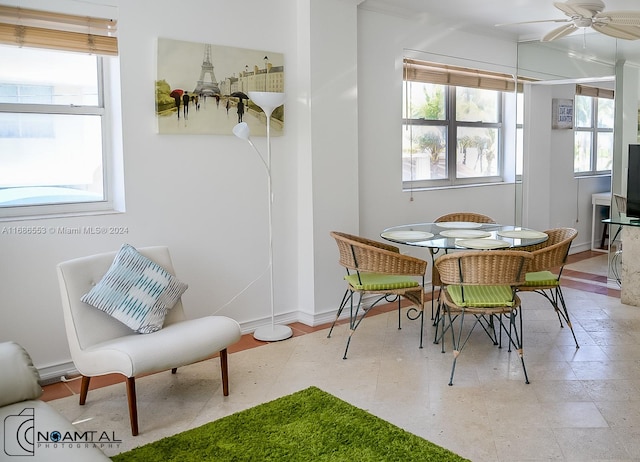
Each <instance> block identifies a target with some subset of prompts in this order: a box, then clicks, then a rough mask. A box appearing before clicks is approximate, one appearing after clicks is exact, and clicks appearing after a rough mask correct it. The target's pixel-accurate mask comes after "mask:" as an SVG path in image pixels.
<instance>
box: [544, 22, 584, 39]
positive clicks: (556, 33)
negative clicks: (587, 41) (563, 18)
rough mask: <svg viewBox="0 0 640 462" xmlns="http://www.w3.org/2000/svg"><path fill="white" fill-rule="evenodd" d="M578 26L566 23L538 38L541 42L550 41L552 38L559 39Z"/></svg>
mask: <svg viewBox="0 0 640 462" xmlns="http://www.w3.org/2000/svg"><path fill="white" fill-rule="evenodd" d="M577 29H578V28H577V27H576V26H575V24H573V23H571V24H567V25H565V26H561V27H558V28H557V29H553V30H552V31H551V32H549V33H547V34H546V35H545V36H544V37H542V38H541V39H540V41H541V42H550V41H552V40H556V39H559V38H560V37H564V36H565V35H569V34H570V33H572V32H573V31H575V30H577Z"/></svg>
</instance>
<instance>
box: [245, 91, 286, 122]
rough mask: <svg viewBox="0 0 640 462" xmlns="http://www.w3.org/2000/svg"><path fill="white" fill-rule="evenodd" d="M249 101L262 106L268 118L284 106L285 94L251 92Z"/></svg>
mask: <svg viewBox="0 0 640 462" xmlns="http://www.w3.org/2000/svg"><path fill="white" fill-rule="evenodd" d="M249 99H251V101H253V102H254V103H256V104H257V105H258V106H260V108H261V109H262V110H263V111H264V113H265V114H266V116H267V117H271V113H272V112H273V110H274V109H275V108H277V107H280V106H282V105H283V104H284V99H285V94H284V93H278V92H274V91H250V92H249Z"/></svg>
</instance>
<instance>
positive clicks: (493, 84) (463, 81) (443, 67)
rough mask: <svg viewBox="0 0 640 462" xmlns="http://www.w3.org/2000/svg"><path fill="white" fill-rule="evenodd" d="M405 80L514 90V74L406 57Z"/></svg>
mask: <svg viewBox="0 0 640 462" xmlns="http://www.w3.org/2000/svg"><path fill="white" fill-rule="evenodd" d="M404 78H405V80H409V81H414V82H424V83H435V84H441V85H454V86H458V87H470V88H482V89H485V90H497V91H514V90H515V89H516V82H515V78H514V76H513V75H510V74H502V73H499V72H490V71H483V70H478V69H470V68H465V67H458V66H449V65H447V64H438V63H432V62H427V61H418V60H415V59H406V58H405V59H404Z"/></svg>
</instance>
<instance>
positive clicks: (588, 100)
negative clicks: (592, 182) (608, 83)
mask: <svg viewBox="0 0 640 462" xmlns="http://www.w3.org/2000/svg"><path fill="white" fill-rule="evenodd" d="M576 93H577V94H576V96H575V111H574V112H575V124H574V125H575V126H574V161H573V171H574V173H575V174H576V175H595V174H608V173H610V172H611V166H612V163H613V119H614V101H613V92H612V91H608V90H602V89H598V88H589V87H584V86H580V85H579V86H578V87H577V88H576Z"/></svg>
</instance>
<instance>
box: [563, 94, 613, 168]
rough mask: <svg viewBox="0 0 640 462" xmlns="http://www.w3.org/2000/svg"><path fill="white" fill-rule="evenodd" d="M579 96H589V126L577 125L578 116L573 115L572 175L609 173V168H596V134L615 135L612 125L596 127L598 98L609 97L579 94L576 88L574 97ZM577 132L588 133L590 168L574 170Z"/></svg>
mask: <svg viewBox="0 0 640 462" xmlns="http://www.w3.org/2000/svg"><path fill="white" fill-rule="evenodd" d="M578 96H580V97H583V98H589V99H590V103H591V125H590V126H589V127H579V126H578V118H577V117H574V124H573V130H574V136H573V146H574V166H573V175H574V177H576V178H579V177H585V176H607V175H611V169H608V170H598V169H597V166H598V136H599V135H600V134H601V133H610V134H612V135H614V136H615V129H614V127H613V126H612V127H611V128H604V127H603V128H600V127H598V100H599V99H611V98H610V97H608V96H599V95H598V94H581V92H580V91H579V90H578V91H577V92H576V98H577V97H578ZM578 133H590V134H591V136H590V139H591V152H590V156H589V163H590V167H591V168H590V169H589V170H584V171H580V172H577V171H576V170H575V160H576V151H575V150H576V135H577V134H578Z"/></svg>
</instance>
